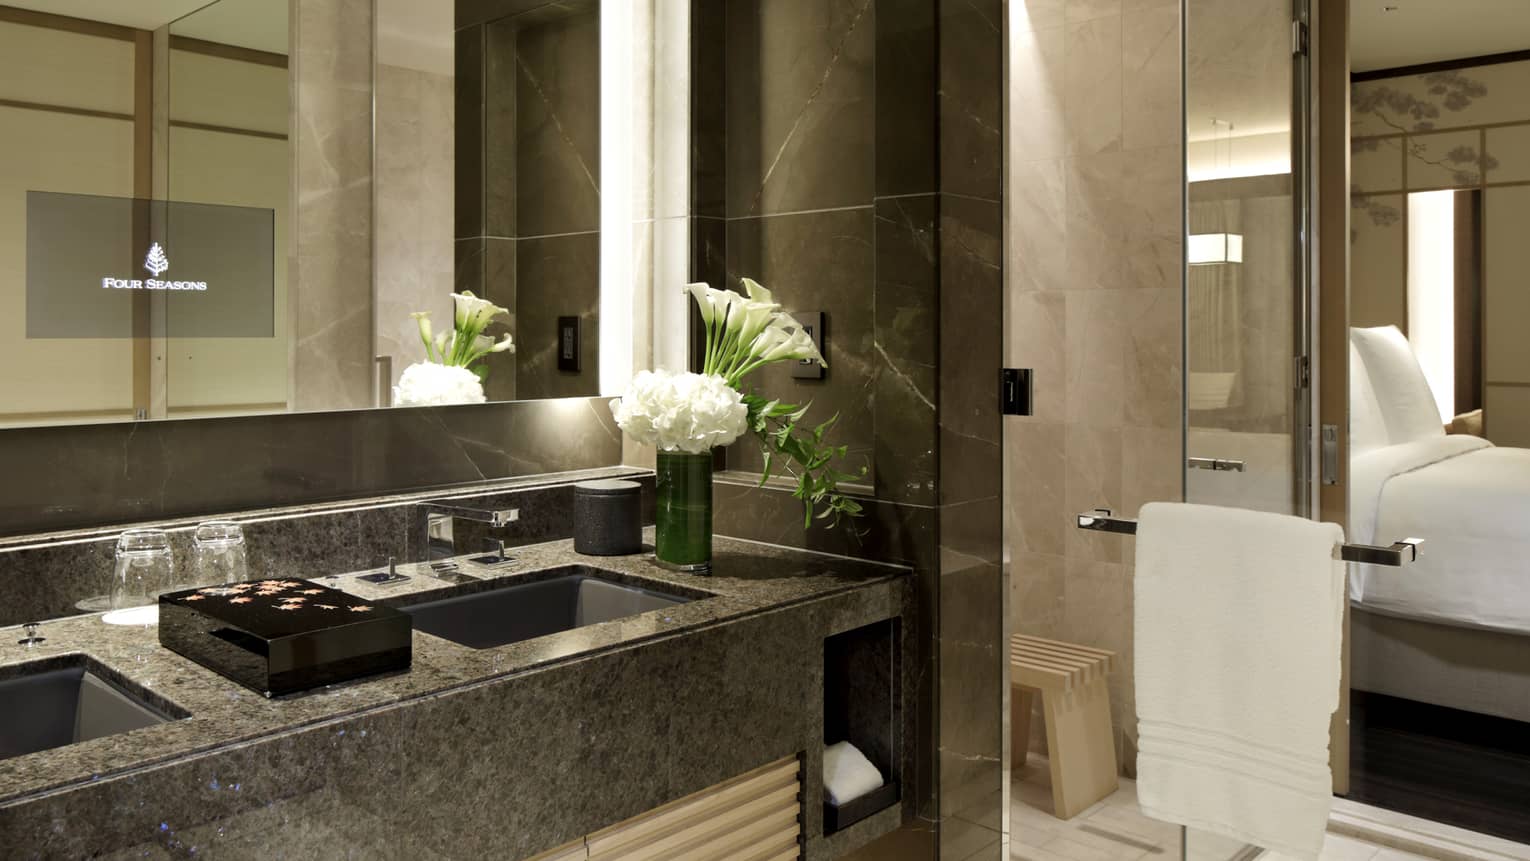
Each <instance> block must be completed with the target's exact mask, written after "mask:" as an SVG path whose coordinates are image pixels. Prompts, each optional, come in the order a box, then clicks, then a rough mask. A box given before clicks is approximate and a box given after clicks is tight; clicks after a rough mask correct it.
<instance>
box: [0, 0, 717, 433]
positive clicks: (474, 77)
mask: <svg viewBox="0 0 1530 861" xmlns="http://www.w3.org/2000/svg"><path fill="white" fill-rule="evenodd" d="M608 5H609V4H608ZM660 5H665V4H660ZM667 14H668V13H666V12H664V11H663V10H659V9H657V8H655V9H649V10H648V14H646V15H645V14H637V13H634V12H633V10H632V9H631V8H629V7H627V6H625V5H624V6H623V7H622V8H620V9H616V10H609V9H606V8H603V6H602V4H601V2H599V0H572V2H556V3H549V2H546V0H471V2H468V0H375V3H363V4H333V3H328V2H318V0H213V2H207V0H121V2H108V0H0V48H3V50H0V69H3V74H0V117H4V119H5V121H6V122H5V125H6V128H7V129H8V130H9V132H8V134H7V135H6V136H5V139H4V140H3V141H0V155H3V158H0V165H3V166H0V251H3V253H4V255H5V259H6V260H7V261H9V264H8V265H7V266H6V267H5V268H4V271H3V273H0V312H3V313H0V320H3V321H4V322H3V324H0V325H3V326H4V337H3V338H0V350H3V351H4V353H5V359H6V363H7V365H8V366H9V367H12V368H25V369H26V373H18V374H6V375H4V377H3V378H0V427H25V426H37V425H57V424H78V423H86V422H110V421H129V420H134V419H160V418H185V417H212V416H229V415H250V414H262V413H275V412H286V411H298V410H303V411H306V410H336V409H354V408H369V407H387V406H391V405H394V404H395V403H400V404H402V405H417V404H420V403H428V404H449V403H476V402H481V401H484V400H487V401H505V400H518V399H537V398H566V397H588V396H594V395H601V394H612V393H615V392H617V391H619V390H620V389H621V388H622V386H623V385H624V384H625V382H626V380H627V379H628V378H629V377H630V374H631V369H632V367H634V365H635V364H636V363H639V362H647V361H650V360H651V359H652V353H651V352H650V351H651V350H652V349H653V345H652V336H651V333H652V331H653V329H652V327H650V325H649V322H650V317H649V313H650V311H649V309H650V308H651V306H652V302H651V300H650V299H649V298H647V297H649V296H650V295H651V292H650V291H651V290H652V288H651V284H652V283H653V278H654V277H655V271H654V270H655V269H656V268H662V267H668V269H672V270H674V272H673V273H672V277H673V278H674V279H675V280H676V283H682V280H683V275H684V270H685V266H686V261H685V254H684V250H683V236H681V233H675V232H674V231H670V232H671V233H675V235H676V236H680V240H679V241H680V242H681V245H680V246H677V249H678V250H677V251H675V252H674V253H670V254H655V253H654V247H655V241H656V238H655V234H656V233H659V232H661V231H656V230H655V229H654V225H655V224H656V223H658V221H657V219H656V217H655V216H656V214H657V213H656V207H657V206H658V204H657V203H656V197H657V194H658V192H657V184H656V183H657V181H656V176H658V174H659V173H661V171H658V170H655V165H654V161H653V159H652V154H653V152H655V147H656V146H662V145H663V141H662V140H661V138H662V137H663V135H664V134H671V135H672V136H674V138H675V139H674V141H673V142H672V143H671V145H670V149H674V150H675V151H676V153H677V154H678V156H679V158H678V162H677V164H675V165H674V169H673V170H672V171H670V173H671V174H672V175H673V176H675V177H683V176H685V175H686V174H687V172H688V167H687V165H686V163H685V158H686V156H685V149H684V137H683V135H684V133H685V131H684V130H685V128H686V126H685V123H684V120H683V114H684V110H685V104H686V92H685V90H684V77H685V76H684V75H683V74H680V75H677V76H674V77H673V78H671V77H666V79H665V81H666V88H668V87H669V86H670V85H671V84H673V85H674V86H675V89H674V92H673V93H669V91H668V89H666V94H667V95H674V96H676V97H675V98H671V99H668V102H670V103H672V104H671V105H670V107H671V108H673V109H674V110H675V111H677V112H678V115H682V116H681V118H680V119H679V120H677V122H675V123H671V124H670V125H671V126H673V128H670V129H668V131H664V130H661V129H658V128H657V127H656V126H655V125H654V124H653V122H652V118H653V113H652V110H653V105H654V101H655V100H654V99H653V80H654V76H653V74H652V71H651V70H652V64H653V63H654V62H656V61H660V60H662V51H657V50H655V47H654V46H655V42H654V34H653V33H652V32H651V31H650V26H651V25H652V24H653V23H654V22H656V21H660V20H662V19H664V17H665V16H666V15H667ZM346 16H354V17H355V18H356V21H357V22H359V23H358V24H357V25H356V27H359V28H362V29H365V28H366V27H367V26H370V27H371V28H374V29H375V32H376V41H375V44H371V45H368V44H367V43H366V42H356V43H348V44H346V45H344V46H341V47H336V45H335V44H334V43H335V39H334V38H332V37H333V35H334V34H335V33H337V32H340V31H342V30H343V31H344V32H351V31H352V29H356V27H352V26H351V25H350V24H349V23H347V22H342V21H338V19H340V18H343V17H346ZM332 19H334V20H332ZM676 24H677V25H678V26H680V27H684V26H685V21H684V16H681V17H680V18H679V19H676ZM639 25H641V26H639ZM305 39H306V40H308V41H307V43H306V44H305V43H304V41H303V40H305ZM683 44H684V42H683V41H682V40H678V39H677V40H675V41H674V42H673V47H675V48H676V50H677V51H678V49H679V47H680V46H682V45H683ZM347 54H349V55H351V56H349V57H348V56H347ZM355 56H359V57H360V58H361V61H360V64H359V67H360V69H361V72H360V73H359V74H355V73H353V71H352V70H348V69H345V68H342V67H345V66H346V64H347V63H350V64H351V66H356V65H357V64H356V63H355V62H354V57H355ZM639 66H641V67H642V68H639ZM300 69H301V70H305V71H303V72H302V73H301V74H303V75H305V76H310V77H308V78H305V79H303V80H300V79H299V77H298V75H299V74H300V72H299V70H300ZM313 76H316V77H313ZM363 112H364V113H363ZM645 121H646V124H644V123H645ZM612 151H615V152H617V153H618V156H617V157H615V158H613V157H611V156H610V155H609V154H608V153H610V152H612ZM358 190H359V195H358V193H357V192H358ZM677 201H678V203H677V206H676V207H675V208H676V212H674V213H670V214H671V215H676V216H678V215H682V214H683V206H684V202H685V201H684V193H683V191H682V192H680V193H679V195H678V198H677ZM329 233H334V234H336V235H339V236H341V240H339V241H336V242H334V243H333V244H326V243H327V242H328V240H327V239H325V238H324V237H325V236H326V235H327V234H329ZM358 237H359V238H358ZM368 250H369V251H370V253H368ZM468 292H471V293H472V294H473V295H474V296H475V297H477V298H479V299H482V300H487V302H489V303H492V305H493V306H495V307H494V309H490V316H488V317H487V318H486V320H487V325H486V326H485V327H484V328H483V330H482V332H481V333H480V334H479V336H478V337H477V338H474V339H472V340H471V342H469V340H468V339H463V341H462V343H463V344H464V345H465V346H464V349H461V350H452V351H451V352H450V358H449V359H447V361H446V362H445V363H446V364H451V363H452V362H454V361H455V362H460V361H462V360H463V359H464V358H465V357H466V356H469V355H477V354H481V356H479V357H478V358H476V359H475V360H474V361H473V362H472V363H471V368H470V370H471V371H472V379H471V382H472V383H473V385H474V386H476V390H475V391H472V392H465V393H464V391H457V390H448V389H429V390H427V394H430V393H432V392H439V393H440V394H439V397H427V398H425V399H423V400H422V399H421V398H420V396H419V392H420V391H421V390H420V389H418V388H417V387H416V388H415V389H411V390H410V391H411V392H413V395H412V396H411V397H405V398H403V399H402V401H396V400H395V396H396V395H398V394H399V393H400V392H401V388H400V387H401V386H403V385H404V384H405V383H406V381H405V379H404V378H405V376H406V374H407V373H408V371H409V369H410V367H411V366H413V365H416V364H419V363H421V362H428V361H431V360H432V359H434V360H436V361H441V360H442V359H443V358H445V357H444V356H443V354H442V353H441V351H440V345H439V342H437V341H436V340H435V339H438V338H441V337H443V336H445V337H447V338H450V333H451V331H452V330H453V328H454V323H455V318H456V317H457V314H458V311H459V310H460V308H461V307H462V303H461V301H460V300H454V298H453V294H454V293H457V294H465V293H468ZM498 309H502V310H498ZM661 313H662V312H661ZM422 314H425V315H428V326H429V333H428V334H429V336H430V339H431V341H432V342H433V343H432V344H431V345H427V344H426V343H425V340H424V339H422V325H421V319H420V315H422ZM612 321H615V324H614V325H613V324H612ZM674 328H676V329H677V331H683V327H680V326H677V327H674ZM635 335H636V338H635ZM496 347H497V349H491V348H496Z"/></svg>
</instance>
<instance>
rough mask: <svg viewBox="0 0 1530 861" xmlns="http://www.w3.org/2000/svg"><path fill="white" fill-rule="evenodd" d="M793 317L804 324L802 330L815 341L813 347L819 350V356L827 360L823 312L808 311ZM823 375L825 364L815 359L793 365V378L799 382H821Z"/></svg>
mask: <svg viewBox="0 0 1530 861" xmlns="http://www.w3.org/2000/svg"><path fill="white" fill-rule="evenodd" d="M792 316H793V317H796V318H797V322H798V323H801V324H802V330H803V331H804V332H807V333H808V337H809V338H812V339H813V346H815V347H817V348H818V355H820V356H823V357H824V358H825V359H827V358H828V357H829V354H828V353H827V352H826V351H825V350H824V348H823V312H822V311H807V312H804V313H801V314H793V315H792ZM823 374H824V367H823V363H822V362H819V361H817V360H815V359H799V360H798V361H797V363H796V364H794V365H792V376H794V377H796V378H797V379H799V380H821V379H823Z"/></svg>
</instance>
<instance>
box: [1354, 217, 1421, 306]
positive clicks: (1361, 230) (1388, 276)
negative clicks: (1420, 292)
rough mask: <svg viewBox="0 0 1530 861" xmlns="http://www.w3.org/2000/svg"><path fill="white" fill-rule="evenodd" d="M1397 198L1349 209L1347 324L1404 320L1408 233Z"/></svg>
mask: <svg viewBox="0 0 1530 861" xmlns="http://www.w3.org/2000/svg"><path fill="white" fill-rule="evenodd" d="M1404 203H1405V199H1404V197H1403V196H1402V195H1400V194H1385V195H1374V196H1369V197H1363V198H1359V199H1357V204H1358V205H1356V206H1355V207H1353V208H1351V210H1350V228H1351V235H1352V236H1353V242H1352V244H1351V246H1350V294H1349V303H1350V317H1349V319H1350V325H1352V326H1385V325H1387V324H1393V325H1396V326H1399V327H1401V326H1402V325H1403V322H1404V319H1405V318H1406V316H1407V293H1406V283H1407V282H1406V280H1405V278H1404V275H1403V267H1404V262H1405V260H1406V259H1407V242H1406V240H1407V234H1406V233H1405V232H1404V230H1403V221H1402V214H1403V208H1404Z"/></svg>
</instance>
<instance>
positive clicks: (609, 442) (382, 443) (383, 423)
mask: <svg viewBox="0 0 1530 861" xmlns="http://www.w3.org/2000/svg"><path fill="white" fill-rule="evenodd" d="M5 433H6V445H5V446H3V447H0V469H3V470H4V472H5V474H6V475H9V476H11V477H12V480H11V482H10V483H8V484H7V487H8V488H9V490H8V491H7V492H6V493H4V494H3V495H0V522H3V523H4V524H5V529H4V534H6V535H26V534H31V533H41V532H49V531H54V530H60V529H72V528H80V527H88V526H100V525H116V524H124V523H133V522H141V521H148V520H162V519H165V518H171V517H183V516H186V517H191V516H204V515H208V514H213V513H227V512H235V511H242V510H247V509H252V508H264V507H270V506H275V505H291V504H299V503H308V502H321V501H329V500H336V499H346V498H352V497H356V496H365V495H369V494H376V493H391V492H400V491H405V490H409V489H418V488H424V487H445V486H450V485H453V484H463V483H470V482H476V481H483V480H485V479H491V478H504V477H509V476H514V475H531V474H536V473H541V472H557V471H563V470H568V469H579V468H587V467H593V466H604V465H612V464H616V463H619V462H620V458H621V438H620V433H619V432H618V431H617V429H616V427H615V423H614V422H613V421H612V419H611V415H610V410H609V409H608V407H607V405H606V403H605V401H604V400H603V399H592V400H559V401H543V402H517V403H498V404H484V405H481V406H462V407H441V408H413V409H391V410H370V411H364V412H330V413H322V412H319V413H294V414H277V415H266V416H249V417H240V418H219V419H188V420H184V421H173V422H137V423H123V424H111V425H81V426H76V427H67V428H37V429H25V430H8V431H6V432H5Z"/></svg>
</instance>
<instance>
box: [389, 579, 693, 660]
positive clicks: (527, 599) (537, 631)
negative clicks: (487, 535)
mask: <svg viewBox="0 0 1530 861" xmlns="http://www.w3.org/2000/svg"><path fill="white" fill-rule="evenodd" d="M600 573H601V572H598V571H596V570H595V569H592V568H584V567H570V568H563V569H558V570H556V571H553V572H551V574H550V576H547V577H543V578H541V579H537V580H533V581H531V582H526V583H517V584H515V585H510V586H502V587H499V588H496V589H491V590H489V591H483V592H473V593H470V594H466V595H454V596H452V597H450V598H438V599H436V600H434V601H425V602H422V603H419V604H414V605H410V606H402V607H399V609H400V610H403V611H404V612H405V613H408V614H409V615H410V616H412V617H414V627H415V629H416V630H420V631H424V632H425V633H427V634H434V635H435V636H437V637H441V638H443V639H447V640H451V641H452V642H455V643H461V644H462V645H464V646H469V647H472V648H474V649H488V648H491V647H494V646H503V645H505V644H507V643H518V642H520V641H522V640H529V639H532V638H533V637H542V636H546V635H548V634H556V633H558V632H560V631H569V630H572V629H574V628H580V627H583V626H585V625H594V624H596V623H597V622H609V621H611V620H613V619H622V618H626V617H628V616H635V615H637V614H639V613H646V612H648V611H649V610H659V609H663V608H665V607H673V606H676V605H679V604H684V603H686V602H688V601H692V600H695V597H694V596H688V595H681V594H678V593H676V592H669V591H659V590H656V589H650V588H646V587H642V586H634V585H630V584H627V583H619V582H614V581H612V580H607V579H602V578H601V576H600Z"/></svg>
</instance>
